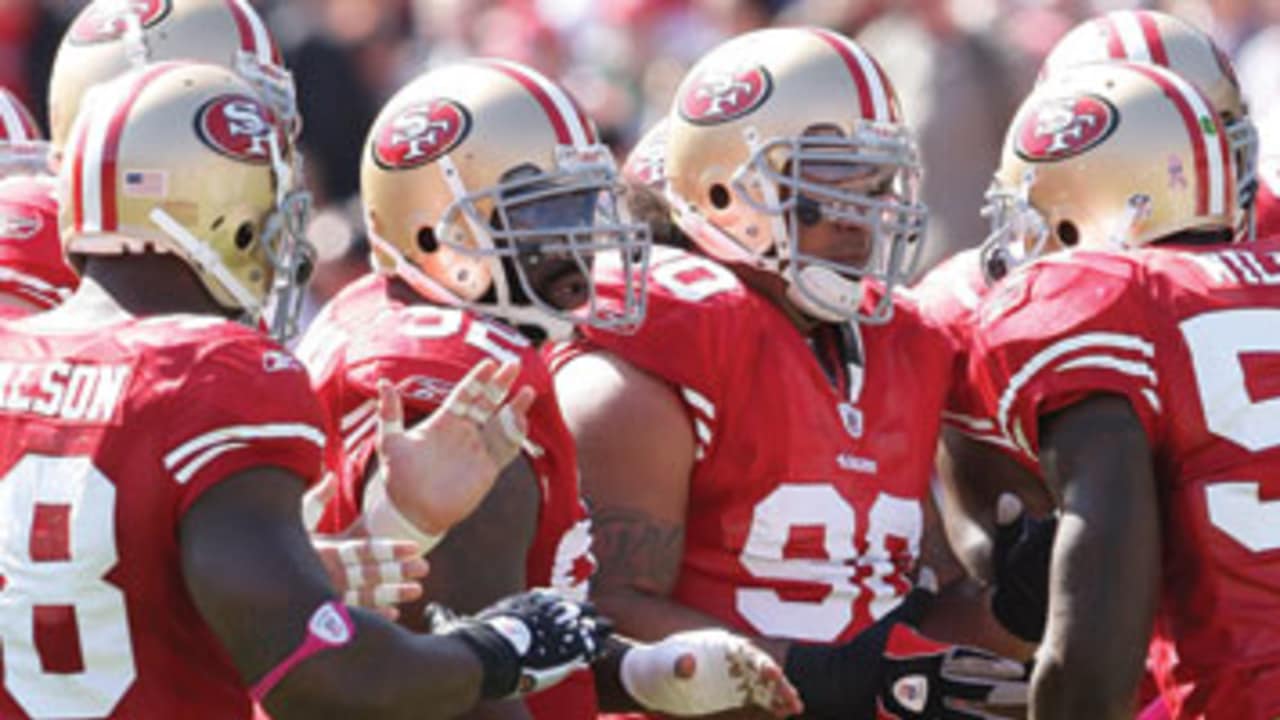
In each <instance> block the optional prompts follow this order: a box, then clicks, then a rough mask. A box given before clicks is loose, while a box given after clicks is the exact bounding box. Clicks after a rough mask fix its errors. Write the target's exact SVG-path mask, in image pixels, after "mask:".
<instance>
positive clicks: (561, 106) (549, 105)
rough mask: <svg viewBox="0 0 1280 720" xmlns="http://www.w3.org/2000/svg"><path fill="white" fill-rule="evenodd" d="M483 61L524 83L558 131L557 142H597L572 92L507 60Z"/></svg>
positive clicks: (584, 143) (569, 143) (575, 143)
mask: <svg viewBox="0 0 1280 720" xmlns="http://www.w3.org/2000/svg"><path fill="white" fill-rule="evenodd" d="M481 62H483V63H484V65H485V66H487V67H491V68H493V69H494V70H497V71H498V72H501V73H502V74H504V75H506V76H507V77H509V78H511V79H512V80H515V81H516V82H518V83H520V85H521V86H522V87H524V89H525V90H527V91H528V92H529V94H530V95H532V96H533V99H534V100H536V101H538V104H539V105H541V106H542V111H543V112H544V113H546V115H547V119H548V120H550V121H551V127H552V128H553V129H554V130H555V133H556V142H558V143H559V144H561V145H576V146H582V145H589V144H592V143H594V138H595V133H593V132H592V130H591V123H589V122H587V119H586V116H585V115H584V114H583V113H582V110H581V108H579V107H578V104H577V103H576V102H574V100H573V98H572V97H570V96H569V93H567V92H565V91H564V90H563V89H561V88H560V87H559V86H558V85H556V84H555V83H553V82H551V81H550V80H547V79H546V78H544V77H541V76H539V75H536V74H534V73H533V72H531V71H529V70H526V69H525V68H523V67H522V66H520V65H517V64H515V63H512V62H509V61H506V60H483V61H481Z"/></svg>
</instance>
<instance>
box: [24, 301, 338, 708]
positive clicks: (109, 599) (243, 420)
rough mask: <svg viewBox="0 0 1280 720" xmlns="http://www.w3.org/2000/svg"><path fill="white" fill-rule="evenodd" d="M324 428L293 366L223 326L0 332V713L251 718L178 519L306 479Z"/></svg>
mask: <svg viewBox="0 0 1280 720" xmlns="http://www.w3.org/2000/svg"><path fill="white" fill-rule="evenodd" d="M321 423H322V418H321V415H320V408H319V405H318V404H317V402H316V400H315V396H314V395H313V394H312V392H311V386H310V383H309V382H308V379H307V375H306V372H305V370H304V369H303V367H302V365H301V363H299V362H297V361H296V360H294V359H293V358H292V357H291V356H290V355H288V353H286V352H285V351H284V350H282V349H281V348H279V347H278V346H277V345H275V344H274V343H272V342H271V341H270V340H268V339H266V338H265V337H263V336H260V335H259V334H257V333H255V332H253V331H251V330H249V329H247V328H244V327H241V326H239V325H235V324H232V323H229V322H226V321H223V320H217V319H210V318H199V317H195V316H168V317H164V318H153V319H148V320H130V321H125V322H121V323H118V324H115V325H111V326H108V327H103V328H95V329H92V330H86V331H84V332H79V333H77V332H67V331H58V332H47V333H46V332H41V331H38V330H35V329H31V328H28V327H26V324H25V323H8V324H0V517H3V518H4V522H3V523H0V640H2V641H3V642H0V648H2V651H0V652H2V654H3V655H2V657H3V668H4V672H3V688H0V717H4V718H27V717H84V718H90V717H92V718H122V719H123V718H176V717H182V718H210V720H222V719H224V718H248V717H250V703H249V693H248V690H247V689H246V688H245V686H244V684H243V683H242V682H241V680H240V677H239V675H238V674H237V672H236V670H235V668H234V667H233V666H232V664H231V660H230V658H229V657H228V656H227V654H226V651H225V650H224V649H223V648H222V646H221V644H220V643H219V642H218V640H217V639H216V637H215V636H214V635H213V633H212V631H211V630H210V629H209V628H208V626H206V624H205V622H204V620H203V619H202V618H201V616H200V614H199V613H198V612H197V610H196V608H195V606H194V604H193V603H192V598H191V597H190V596H189V595H188V593H187V588H186V585H185V583H184V582H183V576H182V567H181V558H180V553H179V546H178V528H179V523H180V521H181V519H182V517H183V514H184V513H185V512H186V510H187V509H188V508H189V507H190V506H191V505H192V503H194V502H195V501H196V500H197V499H198V498H199V497H200V496H201V494H202V493H203V492H204V491H205V490H207V489H208V488H210V487H211V486H213V485H215V484H216V483H218V482H219V481H221V480H223V479H225V478H228V477H230V476H232V475H233V474H235V473H237V472H239V471H242V470H245V469H248V468H250V467H255V466H262V465H272V466H277V467H282V468H285V469H287V470H289V471H291V472H292V473H294V474H295V475H297V476H299V477H301V478H303V479H305V480H307V481H308V482H311V481H314V480H316V479H317V478H318V477H319V473H320V469H321V461H322V455H321V447H322V445H323V443H324V434H323V430H322V428H321Z"/></svg>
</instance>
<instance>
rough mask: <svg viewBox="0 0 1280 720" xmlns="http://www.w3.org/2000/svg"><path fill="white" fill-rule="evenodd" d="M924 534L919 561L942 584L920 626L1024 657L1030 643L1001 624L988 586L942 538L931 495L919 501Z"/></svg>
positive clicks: (941, 637)
mask: <svg viewBox="0 0 1280 720" xmlns="http://www.w3.org/2000/svg"><path fill="white" fill-rule="evenodd" d="M923 505H924V535H923V537H922V539H921V542H920V566H921V567H923V568H929V569H930V570H931V571H933V572H934V573H935V574H936V576H937V580H938V583H939V584H940V586H941V588H940V590H939V591H938V594H937V597H936V598H935V600H934V601H933V602H932V603H931V604H930V605H929V610H928V612H927V613H926V614H925V616H924V617H923V618H922V619H921V621H920V631H921V632H923V633H924V634H925V635H927V636H929V637H930V638H933V639H934V640H938V641H940V642H946V643H953V644H957V645H970V646H975V647H982V648H986V649H988V650H990V651H992V652H995V653H999V654H1000V655H1003V656H1005V657H1008V658H1018V659H1020V660H1026V659H1029V658H1030V657H1031V654H1032V653H1033V652H1035V647H1034V646H1032V645H1030V644H1028V643H1025V642H1023V641H1022V640H1020V639H1019V638H1018V637H1017V636H1015V635H1013V634H1012V633H1010V632H1009V631H1008V630H1005V629H1004V627H1003V626H1001V625H1000V621H999V620H996V618H995V615H994V614H992V612H991V590H990V588H988V587H985V586H984V585H983V584H982V583H981V582H979V581H977V580H975V579H974V578H972V577H969V576H968V575H967V574H966V573H965V568H964V566H963V565H961V563H960V562H959V560H957V559H956V556H955V553H953V552H952V550H951V547H950V546H949V545H948V543H947V534H946V532H944V530H943V527H942V520H941V518H940V517H939V513H938V509H937V507H936V506H935V505H934V502H933V500H932V498H930V499H928V500H926V501H924V503H923Z"/></svg>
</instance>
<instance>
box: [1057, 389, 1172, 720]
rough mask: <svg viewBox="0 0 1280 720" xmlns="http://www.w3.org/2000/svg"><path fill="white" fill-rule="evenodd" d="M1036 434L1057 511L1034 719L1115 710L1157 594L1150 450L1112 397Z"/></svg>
mask: <svg viewBox="0 0 1280 720" xmlns="http://www.w3.org/2000/svg"><path fill="white" fill-rule="evenodd" d="M1041 436H1042V438H1043V447H1042V450H1041V464H1042V467H1043V468H1044V471H1045V477H1046V480H1047V481H1048V483H1049V485H1050V487H1053V488H1057V489H1058V494H1059V496H1060V497H1061V498H1062V515H1061V518H1060V520H1059V523H1058V530H1057V534H1056V536H1055V539H1054V544H1053V559H1052V563H1051V564H1050V572H1049V612H1048V622H1047V624H1046V627H1045V633H1044V642H1043V643H1042V645H1041V648H1040V651H1039V655H1040V657H1041V658H1043V662H1041V663H1039V667H1037V670H1036V673H1035V675H1034V677H1033V685H1032V706H1033V707H1032V712H1033V717H1035V718H1038V719H1041V720H1042V719H1043V718H1059V717H1061V718H1069V717H1098V718H1110V717H1121V716H1124V715H1126V714H1130V713H1132V710H1133V708H1132V702H1133V696H1134V693H1135V692H1136V689H1137V686H1138V682H1139V680H1140V679H1141V676H1142V669H1143V659H1144V658H1145V657H1146V650H1147V643H1148V640H1149V638H1150V634H1151V623H1152V618H1153V617H1154V615H1155V606H1156V600H1157V586H1158V582H1159V572H1160V535H1159V532H1160V530H1159V528H1160V524H1159V519H1158V516H1157V512H1158V507H1159V504H1158V499H1157V496H1156V492H1155V479H1154V472H1153V469H1152V464H1151V451H1150V448H1149V445H1148V441H1147V438H1146V434H1145V431H1144V430H1143V428H1142V426H1141V424H1140V423H1139V421H1138V419H1137V418H1136V416H1135V415H1134V413H1133V410H1132V408H1131V407H1130V406H1129V405H1128V403H1127V402H1126V401H1125V400H1124V399H1122V398H1118V397H1111V396H1096V397H1093V398H1090V399H1088V400H1085V401H1082V402H1081V403H1080V404H1079V405H1075V406H1072V407H1070V408H1068V409H1066V410H1063V411H1061V412H1060V413H1058V414H1057V415H1054V416H1051V417H1050V418H1047V419H1044V420H1042V431H1041ZM1118 588H1123V595H1122V597H1120V598H1117V595H1116V592H1117V589H1118Z"/></svg>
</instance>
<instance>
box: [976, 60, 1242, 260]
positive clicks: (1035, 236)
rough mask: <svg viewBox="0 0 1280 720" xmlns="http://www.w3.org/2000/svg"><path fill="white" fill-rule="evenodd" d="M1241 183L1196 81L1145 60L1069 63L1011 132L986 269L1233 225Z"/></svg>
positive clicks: (992, 197) (998, 176) (992, 209)
mask: <svg viewBox="0 0 1280 720" xmlns="http://www.w3.org/2000/svg"><path fill="white" fill-rule="evenodd" d="M1236 192H1237V191H1236V175H1235V162H1234V157H1233V155H1232V153H1231V152H1230V149H1229V146H1228V142H1227V137H1226V132H1225V130H1224V128H1223V124H1222V119H1221V118H1220V117H1219V115H1218V113H1217V112H1216V111H1215V109H1214V107H1213V105H1212V104H1211V103H1210V101H1209V100H1208V98H1206V97H1205V96H1204V95H1203V94H1202V93H1201V92H1200V91H1199V90H1198V89H1197V88H1196V87H1194V86H1193V85H1192V84H1191V83H1190V82H1188V81H1187V80H1185V79H1184V78H1182V77H1181V76H1180V75H1176V74H1174V73H1172V72H1170V71H1168V70H1165V69H1164V68H1161V67H1158V66H1155V65H1148V64H1142V63H1128V62H1107V63H1095V64H1092V65H1081V66H1078V67H1074V68H1071V69H1069V70H1064V71H1062V72H1060V73H1057V74H1055V75H1053V76H1050V77H1049V78H1047V79H1046V80H1045V81H1044V82H1042V83H1041V84H1040V85H1039V86H1037V87H1036V89H1035V90H1034V91H1033V92H1032V93H1031V95H1030V96H1028V97H1027V99H1026V100H1025V101H1024V102H1023V104H1022V106H1021V108H1020V109H1019V110H1018V113H1017V115H1016V116H1015V117H1014V120H1013V123H1012V124H1011V125H1010V127H1009V131H1008V133H1007V135H1006V136H1005V143H1004V150H1003V154H1002V158H1001V161H1000V167H999V169H998V170H997V171H996V173H995V178H994V181H993V183H992V188H991V190H990V191H988V194H987V205H986V207H985V209H984V211H983V212H984V214H985V215H987V216H988V218H989V219H990V221H991V224H992V234H991V235H990V236H989V237H988V240H987V244H986V251H987V259H988V263H987V266H988V269H989V270H991V271H993V272H990V273H989V274H991V275H994V276H999V275H1000V274H1002V273H1003V272H1005V271H1007V270H1008V269H1009V268H1010V267H1011V266H1013V265H1017V264H1019V263H1021V262H1024V261H1026V260H1029V259H1033V258H1035V257H1038V256H1041V255H1044V254H1046V253H1049V252H1052V251H1055V250H1057V249H1060V248H1065V247H1073V246H1077V245H1078V246H1081V247H1111V248H1123V247H1137V246H1141V245H1145V244H1147V243H1151V242H1155V241H1158V240H1161V239H1164V238H1166V237H1168V236H1170V235H1173V234H1175V233H1180V232H1184V231H1193V230H1221V229H1230V228H1231V227H1232V226H1233V216H1234V213H1235V209H1236Z"/></svg>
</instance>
